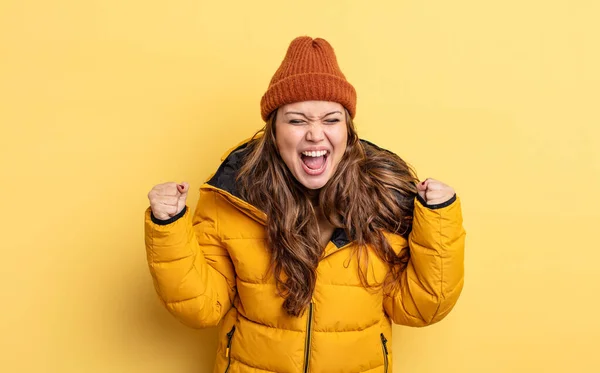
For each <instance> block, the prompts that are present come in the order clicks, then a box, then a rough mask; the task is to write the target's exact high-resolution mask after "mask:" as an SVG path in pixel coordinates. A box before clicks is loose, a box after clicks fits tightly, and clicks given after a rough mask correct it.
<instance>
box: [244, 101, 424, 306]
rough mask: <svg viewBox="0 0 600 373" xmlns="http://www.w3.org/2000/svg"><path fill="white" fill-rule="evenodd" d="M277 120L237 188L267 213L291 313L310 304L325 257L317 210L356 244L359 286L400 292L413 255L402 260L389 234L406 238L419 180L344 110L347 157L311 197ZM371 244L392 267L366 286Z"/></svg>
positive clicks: (250, 150) (275, 266)
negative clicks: (291, 165)
mask: <svg viewBox="0 0 600 373" xmlns="http://www.w3.org/2000/svg"><path fill="white" fill-rule="evenodd" d="M276 117H277V111H275V112H273V113H272V114H271V115H270V116H269V118H268V119H267V122H266V125H265V127H264V128H263V129H261V130H260V131H258V132H257V135H258V134H260V133H261V132H262V134H263V135H262V136H260V137H258V138H257V136H256V135H255V138H254V139H253V140H251V141H250V142H249V143H248V145H247V152H246V155H245V158H244V162H243V166H242V168H241V169H240V171H239V173H238V175H237V184H238V190H239V192H240V195H241V196H242V198H244V199H245V200H247V201H248V202H249V203H251V204H253V205H254V206H256V207H258V208H260V209H261V210H262V211H264V212H265V213H266V215H267V228H266V230H267V243H268V247H269V249H270V252H271V271H272V273H273V274H274V276H275V280H276V283H277V289H278V292H279V294H280V295H281V296H282V297H284V298H285V301H284V303H283V307H284V309H285V310H286V312H287V313H288V314H290V315H293V316H299V315H301V314H302V313H303V311H304V310H305V309H306V307H307V306H308V304H309V303H310V301H311V297H312V293H313V290H314V287H315V283H316V268H317V265H318V263H319V260H320V259H321V256H322V254H323V248H322V247H321V245H320V244H319V233H320V231H319V225H318V221H317V213H318V210H317V209H320V210H321V213H322V214H323V215H324V216H325V218H326V219H327V220H328V221H329V222H330V223H331V224H332V225H333V226H334V227H336V228H342V229H344V230H345V232H346V235H347V236H348V237H349V238H350V239H351V240H352V241H353V242H354V243H355V244H356V249H355V250H356V251H355V254H356V256H357V258H358V267H359V276H360V280H361V283H362V284H363V285H364V286H365V287H366V288H373V287H377V286H381V285H383V286H386V288H387V290H388V291H395V289H396V290H397V286H395V285H396V284H397V283H398V278H399V276H400V274H401V273H402V271H404V269H405V268H406V266H407V263H408V259H409V257H410V252H409V250H408V248H403V249H402V250H401V252H400V254H399V255H397V254H396V253H395V252H394V251H393V250H392V248H391V246H390V244H389V243H388V242H387V240H386V239H385V237H384V235H383V232H384V231H387V232H393V233H397V234H401V235H403V236H404V237H405V238H406V237H408V233H409V232H410V230H411V228H412V216H413V209H414V197H415V196H416V194H417V187H416V183H417V182H418V179H417V177H416V173H415V172H414V170H413V169H412V167H411V166H409V165H408V164H407V163H406V162H405V161H403V160H402V159H401V158H400V157H399V156H397V155H396V154H394V153H392V152H390V151H387V150H384V149H381V148H379V147H377V146H375V145H373V144H371V143H368V142H364V141H361V140H360V139H359V137H358V134H357V133H356V130H355V128H354V123H353V122H352V119H351V117H350V115H349V113H348V111H347V110H346V124H347V129H348V143H347V147H346V151H345V153H344V155H343V157H342V159H341V161H340V163H339V164H338V167H337V169H336V171H335V172H334V174H333V175H332V177H331V178H330V179H329V181H328V182H327V183H326V184H325V185H324V186H323V187H322V188H321V189H320V190H319V191H311V190H309V189H307V188H306V187H304V186H303V185H302V184H301V183H299V182H298V181H297V180H296V178H295V177H294V176H293V175H292V173H291V172H290V170H289V169H288V168H287V166H286V164H285V163H284V161H283V159H282V158H281V157H280V155H279V152H278V150H277V147H276V145H275V144H276V142H275V136H276V133H275V120H276ZM316 194H318V195H316ZM315 202H316V203H315ZM366 245H371V246H372V247H373V248H374V251H375V253H376V255H377V256H378V257H379V258H381V260H383V261H385V262H387V263H388V265H389V266H390V269H391V270H390V272H389V274H388V276H387V277H386V279H385V281H384V283H383V284H369V283H368V282H367V268H368V261H369V258H368V252H367V246H366Z"/></svg>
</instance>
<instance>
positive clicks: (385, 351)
mask: <svg viewBox="0 0 600 373" xmlns="http://www.w3.org/2000/svg"><path fill="white" fill-rule="evenodd" d="M386 343H387V339H385V336H384V335H383V333H381V349H382V350H383V371H384V373H387V371H388V349H387V345H386Z"/></svg>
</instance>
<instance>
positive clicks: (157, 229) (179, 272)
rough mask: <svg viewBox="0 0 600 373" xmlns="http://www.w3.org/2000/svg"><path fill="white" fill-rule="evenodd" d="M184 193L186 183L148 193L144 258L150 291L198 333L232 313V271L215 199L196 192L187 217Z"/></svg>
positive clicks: (154, 189)
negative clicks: (150, 281) (196, 200)
mask: <svg viewBox="0 0 600 373" xmlns="http://www.w3.org/2000/svg"><path fill="white" fill-rule="evenodd" d="M188 189H189V185H188V184H187V183H183V184H176V183H165V184H160V185H157V186H155V187H154V188H153V189H152V191H150V193H148V198H149V200H150V207H148V209H147V210H146V213H145V223H144V224H145V243H146V254H147V260H148V266H149V269H150V273H151V274H152V278H153V281H154V287H155V289H156V292H157V293H158V296H159V298H160V299H161V301H162V302H163V304H164V305H165V306H166V307H167V309H168V310H169V312H171V313H172V314H173V315H174V316H175V317H176V318H177V319H179V320H180V321H181V322H183V323H184V324H186V325H189V326H191V327H195V328H203V327H208V326H214V325H217V324H218V323H219V321H220V320H221V318H222V317H223V316H224V315H225V314H226V313H227V311H228V310H229V309H230V308H231V306H232V302H233V298H234V296H235V271H234V268H233V264H232V262H231V259H230V257H229V254H228V252H227V250H226V249H225V247H224V246H223V244H222V242H221V240H220V238H219V234H218V232H217V228H218V224H217V221H216V216H217V213H216V212H217V211H216V208H217V206H216V201H215V196H214V195H212V193H210V192H205V191H201V192H200V198H199V200H198V205H197V207H196V212H195V214H194V215H193V216H192V214H191V212H190V209H189V207H188V206H187V205H186V204H185V199H186V197H187V191H188ZM182 200H183V202H182ZM159 217H160V218H159Z"/></svg>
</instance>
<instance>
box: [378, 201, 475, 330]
mask: <svg viewBox="0 0 600 373" xmlns="http://www.w3.org/2000/svg"><path fill="white" fill-rule="evenodd" d="M426 206H427V205H426V204H425V201H423V200H421V199H420V198H417V199H416V201H415V209H414V218H413V227H412V231H411V233H410V234H409V236H408V246H409V249H410V254H411V257H410V260H409V263H408V266H407V267H406V270H405V271H404V272H402V274H401V277H400V284H399V287H398V288H397V289H396V291H395V292H394V293H393V294H386V295H385V296H384V309H385V311H386V313H387V314H388V316H390V318H391V319H392V321H393V322H394V323H396V324H402V325H407V326H426V325H430V324H433V323H436V322H438V321H440V320H442V319H443V318H444V317H445V316H446V315H447V314H448V313H449V312H450V311H451V310H452V308H453V307H454V305H455V304H456V302H457V300H458V297H459V296H460V293H461V291H462V288H463V280H464V246H465V236H466V233H465V230H464V228H463V226H462V212H461V205H460V199H458V198H457V197H456V195H455V196H454V197H453V198H452V199H451V200H450V201H448V202H447V203H444V204H441V205H434V206H427V207H426ZM388 241H389V242H390V244H391V245H392V247H393V248H394V250H395V251H396V252H399V251H400V249H402V248H403V247H405V246H406V240H405V239H404V238H402V237H400V236H398V235H390V236H389V237H388Z"/></svg>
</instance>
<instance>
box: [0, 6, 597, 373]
mask: <svg viewBox="0 0 600 373" xmlns="http://www.w3.org/2000/svg"><path fill="white" fill-rule="evenodd" d="M599 4H600V2H598V1H594V0H590V1H581V0H580V1H566V0H565V1H516V0H509V1H502V2H500V1H494V2H490V1H475V0H470V1H468V0H457V1H442V0H437V1H385V2H383V1H373V2H367V1H323V0H320V1H314V0H313V1H303V2H291V1H282V0H280V1H259V2H256V1H237V2H218V1H199V0H196V1H191V0H174V1H168V2H167V1H139V0H137V1H116V0H102V1H100V0H92V1H76V0H72V1H65V0H60V1H41V0H30V1H22V0H21V1H17V0H2V2H0V90H1V91H0V92H1V93H0V124H1V126H2V127H1V132H0V151H1V154H0V162H1V165H2V168H1V175H2V182H1V184H0V185H2V191H1V193H0V196H1V199H0V208H1V211H2V212H1V214H0V216H1V218H0V219H1V221H0V226H1V227H2V238H1V240H0V242H1V243H0V245H1V252H0V259H1V266H0V273H1V275H0V301H1V302H2V305H1V308H0V309H1V311H0V312H1V318H0V328H1V332H0V370H1V371H2V372H145V373H149V372H186V373H193V372H210V370H211V367H212V363H213V361H214V353H215V349H216V341H215V338H216V333H215V330H212V329H210V330H200V331H197V330H191V329H187V328H186V327H184V326H183V325H180V324H179V323H178V322H177V321H176V320H175V319H174V318H172V317H171V316H170V315H169V314H168V313H167V311H166V310H165V309H163V308H162V307H161V306H160V304H159V303H158V301H157V298H156V296H155V293H154V290H153V288H152V282H151V279H150V276H149V273H148V271H147V268H146V262H145V253H144V243H143V224H142V222H143V212H144V209H145V208H146V206H147V205H148V201H147V197H146V195H147V193H148V191H149V190H150V189H151V187H152V186H153V185H155V184H158V183H162V182H166V181H184V180H185V181H188V182H190V183H191V185H192V195H191V197H190V201H189V203H190V204H191V205H192V206H194V205H195V202H196V200H197V188H198V187H199V186H200V183H201V182H202V181H203V180H204V179H205V178H206V177H207V176H208V175H209V173H211V172H212V171H213V170H214V169H215V167H217V166H218V164H219V157H220V156H221V154H222V153H223V152H224V151H225V150H226V149H227V148H229V147H230V146H232V145H234V144H235V143H237V142H238V141H240V140H242V139H243V138H245V137H248V136H250V135H251V134H252V133H253V132H254V131H255V130H256V129H258V128H259V127H261V126H262V123H261V120H260V115H259V101H260V97H261V95H262V94H263V93H264V91H265V89H266V88H267V85H268V82H269V80H270V78H271V76H272V74H273V73H274V72H275V69H276V68H277V67H278V65H279V63H280V61H281V59H282V58H283V55H284V54H285V51H286V49H287V46H288V44H289V42H290V41H291V40H292V39H293V38H294V37H296V36H299V35H309V36H312V37H323V38H325V39H327V40H328V41H330V42H331V43H332V45H333V46H334V48H335V49H336V52H337V55H338V59H339V61H340V65H341V67H342V70H343V71H344V73H345V74H346V76H347V78H348V79H349V80H350V81H351V83H352V84H353V85H354V86H355V87H356V89H357V91H358V107H357V117H356V123H357V126H358V130H359V134H360V135H361V136H362V137H364V138H366V139H369V140H371V141H373V142H375V143H378V144H379V145H381V146H383V147H387V148H389V149H391V150H393V151H395V152H397V153H398V154H399V155H400V156H401V157H403V158H404V159H405V160H407V161H408V162H409V163H411V164H412V165H413V166H414V167H415V168H416V169H417V171H418V174H419V177H420V178H425V177H433V178H437V179H439V180H442V181H444V182H446V183H448V184H450V185H452V186H453V187H454V188H455V189H456V190H457V192H458V194H459V195H460V196H461V198H462V200H463V207H464V216H465V227H466V229H467V232H468V238H467V255H466V284H465V288H464V292H463V295H462V297H461V299H460V301H459V303H458V305H457V306H456V308H455V310H454V311H453V312H452V313H451V314H450V315H449V316H448V317H447V318H446V319H445V320H444V321H443V322H441V323H440V324H437V325H434V326H431V327H428V328H424V329H409V328H405V327H396V329H395V335H394V354H395V371H396V372H411V373H421V372H423V373H424V372H468V373H470V372H477V373H480V372H486V373H495V372H600V353H599V352H598V350H599V347H600V323H599V321H598V320H599V317H600V307H599V305H600V301H599V295H600V275H599V273H600V270H599V269H598V265H599V264H598V263H599V262H600V243H599V239H598V230H599V229H600V213H599V208H600V206H599V205H600V203H599V201H598V200H599V191H600V155H599V153H600V151H599V149H600V113H599V106H600V105H599V101H600V89H599V87H600V68H599V66H600V26H599V24H600V23H599V22H598V18H599V17H600V5H599Z"/></svg>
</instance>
